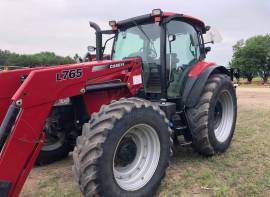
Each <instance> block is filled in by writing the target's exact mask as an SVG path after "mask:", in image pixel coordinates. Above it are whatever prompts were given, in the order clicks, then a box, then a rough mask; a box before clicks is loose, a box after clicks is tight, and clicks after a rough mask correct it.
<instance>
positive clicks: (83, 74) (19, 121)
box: [0, 59, 142, 197]
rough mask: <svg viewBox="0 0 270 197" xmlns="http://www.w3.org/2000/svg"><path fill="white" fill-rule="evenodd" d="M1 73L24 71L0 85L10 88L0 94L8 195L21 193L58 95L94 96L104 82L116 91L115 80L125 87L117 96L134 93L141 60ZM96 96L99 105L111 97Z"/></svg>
mask: <svg viewBox="0 0 270 197" xmlns="http://www.w3.org/2000/svg"><path fill="white" fill-rule="evenodd" d="M1 74H2V73H1ZM2 75H3V74H2ZM4 75H6V76H8V75H10V77H7V78H9V79H12V78H13V80H14V79H15V78H16V79H17V78H18V77H20V76H21V75H27V78H26V79H25V80H24V82H23V83H22V84H21V85H20V84H18V83H17V82H16V83H14V84H10V86H9V85H8V86H6V87H5V88H3V87H1V88H0V92H1V89H6V90H7V91H8V90H10V91H9V92H8V93H6V95H5V96H2V97H0V99H1V100H0V106H5V107H4V109H0V111H2V112H1V113H0V114H3V113H5V112H6V111H7V109H6V108H7V107H6V106H7V105H8V104H9V105H10V106H9V110H8V112H7V113H6V115H5V118H4V119H3V121H2V124H1V127H0V140H1V141H2V144H0V145H1V153H0V193H1V194H3V195H5V194H6V196H12V197H15V196H18V195H19V193H20V191H21V189H22V187H23V184H24V182H25V180H26V178H27V176H28V174H29V172H30V170H31V169H32V167H33V164H34V162H35V160H36V158H37V156H38V154H39V152H40V149H41V148H42V145H43V142H44V139H45V134H44V132H42V129H43V126H44V123H45V121H46V119H47V117H48V115H49V113H50V111H51V109H52V106H53V105H54V103H55V102H56V101H57V100H59V99H63V98H66V97H73V96H78V95H82V96H83V97H86V96H87V97H91V95H93V96H94V97H95V98H97V97H98V96H99V95H98V93H97V92H98V91H101V92H102V91H103V92H104V91H106V85H107V86H108V85H109V86H113V85H114V86H115V90H114V91H116V90H117V85H119V86H120V84H122V85H123V87H124V86H125V88H126V89H127V90H128V91H126V93H125V94H126V95H123V93H122V94H116V95H117V96H130V95H135V93H136V91H137V90H138V89H140V88H141V87H142V82H140V83H138V82H137V81H134V76H140V75H141V60H140V59H130V60H125V61H100V62H89V63H85V64H84V63H83V64H74V65H66V66H56V67H51V68H48V67H47V68H42V69H33V70H31V69H30V70H21V71H20V72H19V71H18V72H15V73H6V74H4ZM13 75H14V76H13ZM0 80H1V79H0ZM14 81H15V80H14ZM10 83H12V82H11V81H10ZM123 87H121V88H123ZM16 88H18V89H17V90H16ZM100 88H101V89H100ZM102 88H103V89H102ZM104 88H105V89H104ZM14 91H15V92H14ZM11 94H13V96H12V98H11V99H10V100H9V98H10V96H11ZM0 95H1V94H0ZM101 95H102V94H101ZM117 96H116V97H117ZM99 97H100V96H99ZM99 99H100V101H101V102H99V103H98V105H102V104H106V103H109V102H110V100H109V99H111V98H109V97H106V98H99ZM90 107H91V106H90ZM93 111H94V110H93ZM88 112H89V113H91V110H88ZM89 115H91V114H89ZM33 120H34V121H33Z"/></svg>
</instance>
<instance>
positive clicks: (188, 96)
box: [183, 64, 230, 107]
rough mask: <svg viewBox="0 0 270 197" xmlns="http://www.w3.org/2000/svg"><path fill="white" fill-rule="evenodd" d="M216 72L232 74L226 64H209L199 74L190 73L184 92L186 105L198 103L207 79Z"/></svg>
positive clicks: (191, 105)
mask: <svg viewBox="0 0 270 197" xmlns="http://www.w3.org/2000/svg"><path fill="white" fill-rule="evenodd" d="M191 72H192V71H191ZM214 73H223V74H226V75H228V76H230V72H229V71H228V70H227V69H226V68H225V67H224V66H218V65H214V64H212V65H209V66H208V67H206V68H205V69H204V70H202V71H201V72H200V73H198V74H197V75H192V76H190V75H189V77H188V79H187V81H186V85H185V90H184V93H183V103H184V105H185V106H186V107H194V106H195V105H196V104H197V103H198V101H199V99H200V96H201V94H202V92H203V89H204V87H205V84H206V82H207V79H208V78H209V76H210V75H212V74H214Z"/></svg>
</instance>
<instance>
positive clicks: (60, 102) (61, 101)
mask: <svg viewBox="0 0 270 197" xmlns="http://www.w3.org/2000/svg"><path fill="white" fill-rule="evenodd" d="M65 105H71V100H70V98H69V97H67V98H63V99H59V100H58V101H56V102H55V103H54V105H53V106H54V107H56V106H65Z"/></svg>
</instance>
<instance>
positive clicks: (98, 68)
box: [93, 62, 130, 72]
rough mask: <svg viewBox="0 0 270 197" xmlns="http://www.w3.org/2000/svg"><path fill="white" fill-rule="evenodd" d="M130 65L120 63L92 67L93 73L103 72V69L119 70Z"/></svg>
mask: <svg viewBox="0 0 270 197" xmlns="http://www.w3.org/2000/svg"><path fill="white" fill-rule="evenodd" d="M128 64H130V62H120V63H115V64H107V65H101V66H94V67H93V72H96V71H100V70H104V69H112V68H120V67H122V66H126V65H128Z"/></svg>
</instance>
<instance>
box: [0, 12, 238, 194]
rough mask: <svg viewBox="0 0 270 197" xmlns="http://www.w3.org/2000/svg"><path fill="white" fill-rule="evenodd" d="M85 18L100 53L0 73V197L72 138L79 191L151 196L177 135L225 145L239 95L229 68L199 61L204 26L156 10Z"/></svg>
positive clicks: (202, 148)
mask: <svg viewBox="0 0 270 197" xmlns="http://www.w3.org/2000/svg"><path fill="white" fill-rule="evenodd" d="M90 26H91V27H93V28H94V29H95V30H96V46H95V47H90V48H91V49H95V50H96V61H91V62H83V63H79V64H71V65H63V66H52V67H38V68H29V69H28V68H26V69H20V70H12V71H1V72H0V122H2V123H1V127H0V148H1V155H0V194H1V196H12V197H13V196H18V195H19V193H20V191H21V189H22V187H23V184H24V182H25V180H26V178H27V176H28V174H29V172H30V170H31V168H32V167H33V165H34V164H35V163H36V162H37V161H38V163H39V164H42V163H50V162H52V161H55V160H58V159H59V157H60V158H63V157H65V156H66V155H67V154H68V152H69V151H71V150H72V149H73V147H74V146H75V148H74V150H73V160H74V166H73V172H74V175H75V179H76V181H77V182H78V184H79V186H80V190H81V191H82V194H83V195H84V196H152V195H154V193H155V191H156V190H157V188H158V186H159V184H160V182H161V180H162V178H163V177H164V175H165V171H166V168H167V167H168V165H169V160H170V156H171V155H172V147H173V146H174V145H177V144H178V143H179V141H178V137H179V136H181V135H183V136H184V139H185V140H186V141H187V142H190V143H191V144H192V147H193V148H194V150H195V151H198V152H199V153H201V154H202V155H206V156H211V155H214V154H215V153H222V152H225V151H226V150H227V148H228V147H229V145H230V142H231V140H232V137H233V133H234V129H235V122H236V113H237V102H236V94H235V88H234V86H233V84H232V81H231V79H230V75H231V73H230V72H229V71H228V70H227V69H226V68H225V67H223V66H218V65H216V64H215V63H209V62H205V61H204V59H205V56H206V53H207V52H208V51H209V47H205V44H204V43H205V42H204V39H203V34H205V33H206V32H207V31H209V29H210V27H208V26H205V24H204V23H203V22H202V21H201V20H199V19H196V18H193V17H190V16H187V15H183V14H176V13H169V12H162V11H161V10H160V9H155V10H153V11H152V13H151V14H146V15H142V16H138V17H134V18H130V19H126V20H123V21H118V22H116V21H110V26H111V27H112V29H111V30H101V29H100V28H99V26H98V25H97V24H95V23H93V22H90ZM104 34H112V36H113V37H112V39H113V49H112V53H111V56H110V57H111V60H103V53H104V48H105V47H104V46H102V43H103V42H102V38H103V35H104ZM75 141H76V142H75ZM63 147H64V148H63ZM46 154H47V155H46Z"/></svg>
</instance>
